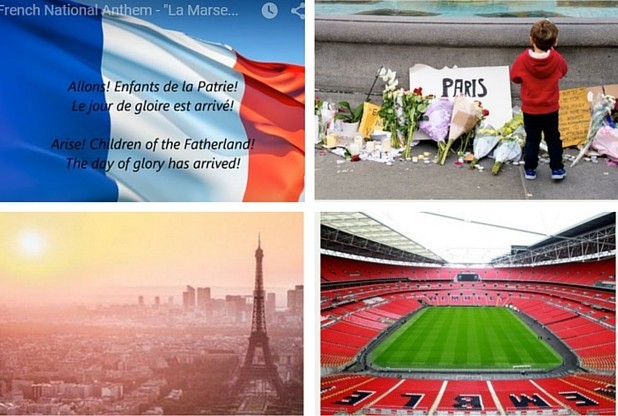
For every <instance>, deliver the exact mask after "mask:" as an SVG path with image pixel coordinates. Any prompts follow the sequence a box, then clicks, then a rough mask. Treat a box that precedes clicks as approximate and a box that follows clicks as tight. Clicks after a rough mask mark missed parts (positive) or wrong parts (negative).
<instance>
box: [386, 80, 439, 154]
mask: <svg viewBox="0 0 618 416" xmlns="http://www.w3.org/2000/svg"><path fill="white" fill-rule="evenodd" d="M378 75H379V76H380V77H382V81H384V82H385V83H386V85H385V86H384V91H383V92H382V101H383V103H382V108H381V109H380V112H379V114H380V117H382V122H383V124H384V129H385V130H386V131H388V132H389V133H390V135H391V145H392V147H393V148H395V149H398V148H400V147H401V140H400V138H399V135H400V134H401V136H402V138H403V145H404V150H403V153H402V156H403V157H404V158H406V159H409V158H410V151H411V147H412V137H413V135H414V131H416V129H417V128H418V123H419V121H420V120H421V118H422V117H423V113H424V112H425V110H427V107H428V106H429V100H430V99H431V98H432V97H430V96H427V97H423V90H422V89H421V88H416V89H414V90H412V91H409V90H407V91H406V90H404V89H403V88H397V86H398V85H399V81H398V80H397V73H396V72H394V71H391V70H390V69H388V70H387V69H385V68H381V69H380V72H379V74H378Z"/></svg>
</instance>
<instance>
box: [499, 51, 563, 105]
mask: <svg viewBox="0 0 618 416" xmlns="http://www.w3.org/2000/svg"><path fill="white" fill-rule="evenodd" d="M567 71H568V67H567V63H566V61H565V60H564V58H563V57H562V55H560V54H559V53H558V52H556V50H554V49H550V50H549V55H548V56H546V57H544V58H535V57H532V56H531V55H530V50H526V51H524V52H523V53H521V54H520V55H519V56H518V57H517V58H516V59H515V62H513V66H512V67H511V81H513V82H514V83H516V84H521V92H520V95H521V102H522V104H521V110H522V111H523V112H524V113H527V114H549V113H553V112H555V111H558V109H559V108H560V105H559V104H558V100H559V98H560V89H559V87H558V81H559V80H560V79H561V78H562V77H564V76H565V75H566V73H567Z"/></svg>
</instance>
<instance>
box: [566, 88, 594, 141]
mask: <svg viewBox="0 0 618 416" xmlns="http://www.w3.org/2000/svg"><path fill="white" fill-rule="evenodd" d="M589 125H590V104H589V102H588V88H573V89H570V90H563V91H560V137H561V139H562V147H569V146H577V145H579V144H582V143H583V142H584V141H585V140H586V136H587V135H588V126H589Z"/></svg>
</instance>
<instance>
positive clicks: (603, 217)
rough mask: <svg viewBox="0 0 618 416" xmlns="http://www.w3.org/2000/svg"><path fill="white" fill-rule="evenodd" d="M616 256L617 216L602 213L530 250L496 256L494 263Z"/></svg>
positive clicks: (528, 247) (521, 248)
mask: <svg viewBox="0 0 618 416" xmlns="http://www.w3.org/2000/svg"><path fill="white" fill-rule="evenodd" d="M610 255H616V213H615V212H610V213H603V214H599V215H596V216H594V217H592V218H590V219H588V220H586V221H583V222H580V223H578V224H576V225H574V226H572V227H570V228H568V229H566V230H564V231H561V232H559V233H556V234H555V235H552V236H549V237H548V238H546V239H544V240H541V241H539V242H538V243H535V244H533V245H530V246H527V247H519V248H518V250H516V251H511V253H510V254H506V255H503V256H499V257H496V258H495V259H493V260H492V261H491V263H492V264H494V265H498V264H503V265H504V264H507V265H512V264H519V265H527V264H542V263H555V262H560V261H565V260H567V261H572V260H575V259H577V260H589V259H596V258H601V257H607V256H610Z"/></svg>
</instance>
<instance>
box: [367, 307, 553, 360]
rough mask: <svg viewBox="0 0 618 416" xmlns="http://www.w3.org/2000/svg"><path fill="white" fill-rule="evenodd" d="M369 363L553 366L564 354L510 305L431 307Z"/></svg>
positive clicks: (379, 349)
mask: <svg viewBox="0 0 618 416" xmlns="http://www.w3.org/2000/svg"><path fill="white" fill-rule="evenodd" d="M369 361H370V362H371V363H373V364H375V365H377V366H379V367H382V368H386V367H389V368H391V369H399V368H402V369H403V368H415V369H419V368H423V369H479V370H481V369H483V370H492V369H496V370H506V369H509V370H511V369H513V366H519V365H524V366H526V365H529V366H530V368H532V369H550V368H554V367H557V366H558V365H560V364H561V363H562V357H561V356H560V355H559V354H558V353H556V352H555V351H554V350H553V349H552V348H551V347H550V346H549V345H548V344H547V343H545V342H544V341H542V340H539V339H538V337H537V335H536V334H535V333H534V332H533V331H532V329H530V328H529V327H528V326H527V325H526V324H525V323H524V322H522V321H521V320H520V319H519V318H518V317H517V316H516V315H515V313H513V311H511V310H510V309H508V308H500V307H428V308H425V309H423V310H421V311H419V312H418V313H417V314H415V315H414V316H413V317H412V318H411V319H410V320H409V321H408V322H406V323H405V324H404V325H403V326H401V327H400V328H399V329H397V330H396V331H395V332H394V333H393V334H391V335H390V336H389V337H388V338H386V339H385V340H384V341H383V342H382V343H381V344H380V345H378V347H377V348H376V349H375V350H373V351H372V352H371V354H370V357H369Z"/></svg>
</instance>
